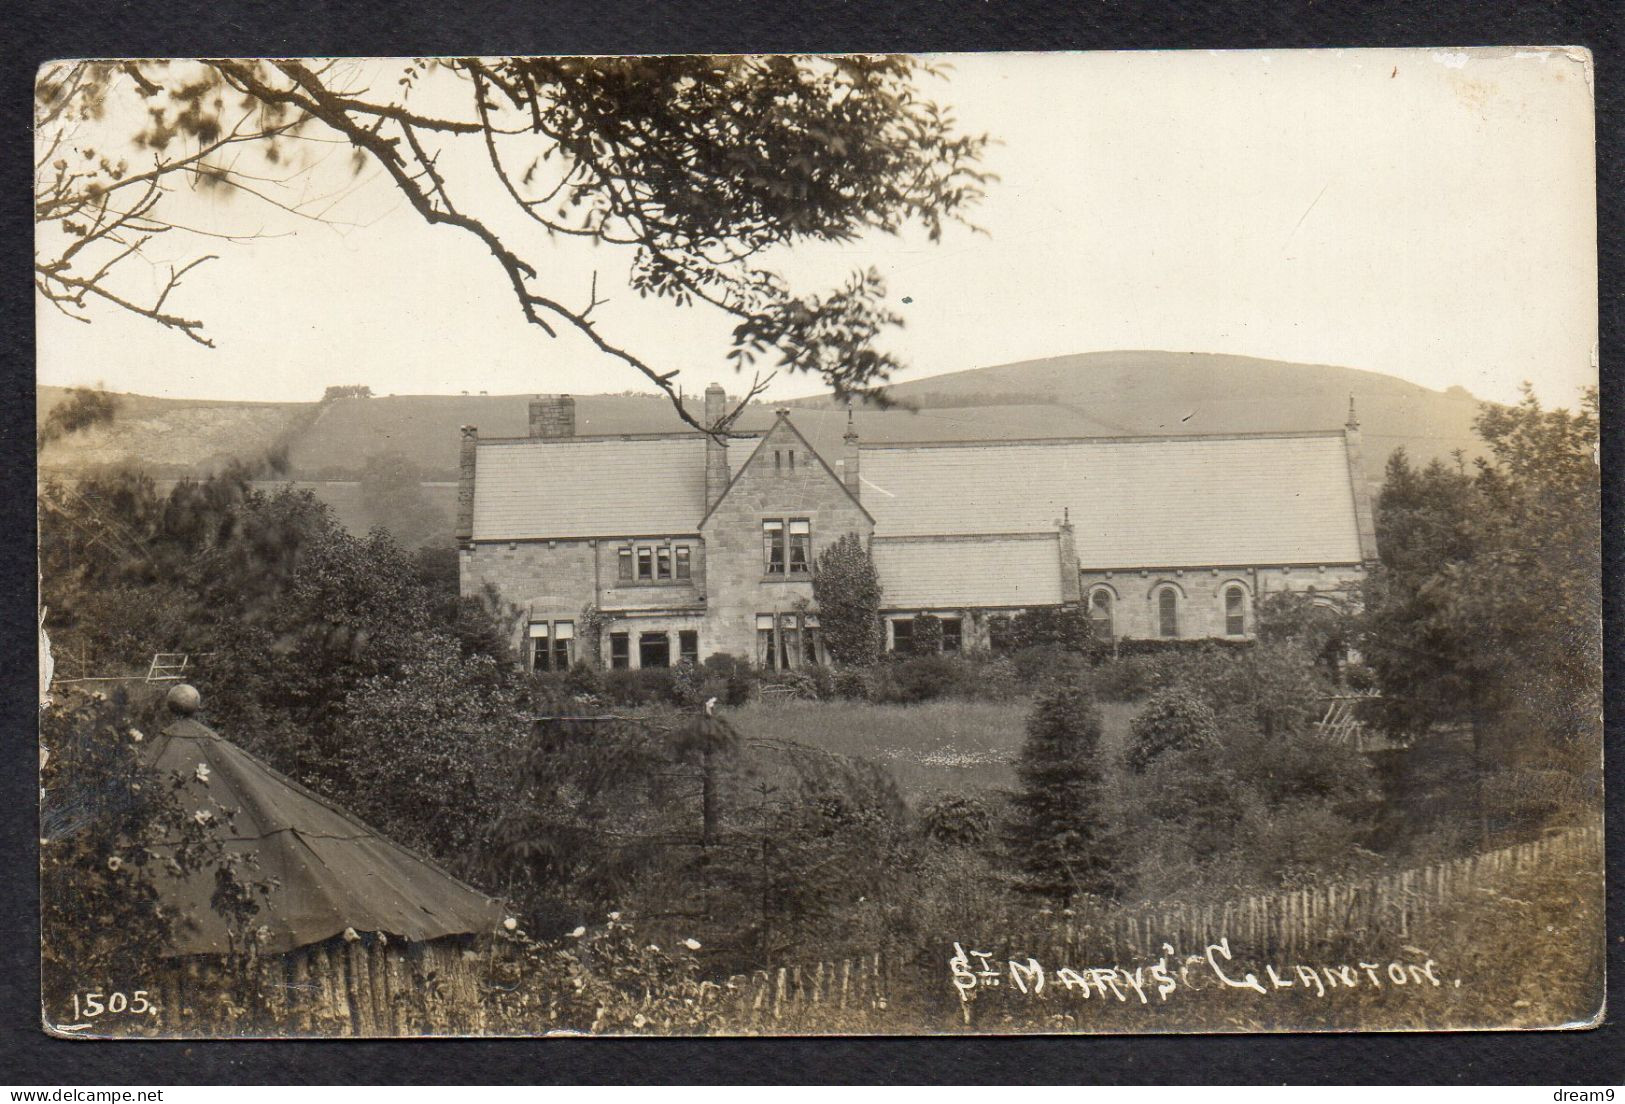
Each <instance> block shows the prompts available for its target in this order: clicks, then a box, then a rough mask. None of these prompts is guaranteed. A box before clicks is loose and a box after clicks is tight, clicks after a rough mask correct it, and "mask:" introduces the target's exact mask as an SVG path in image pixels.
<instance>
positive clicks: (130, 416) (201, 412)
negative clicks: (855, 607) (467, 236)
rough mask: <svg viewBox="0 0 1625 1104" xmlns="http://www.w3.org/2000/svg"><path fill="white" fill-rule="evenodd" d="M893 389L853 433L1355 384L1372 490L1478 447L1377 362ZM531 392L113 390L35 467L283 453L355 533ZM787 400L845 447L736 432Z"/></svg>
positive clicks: (959, 436)
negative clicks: (375, 489)
mask: <svg viewBox="0 0 1625 1104" xmlns="http://www.w3.org/2000/svg"><path fill="white" fill-rule="evenodd" d="M63 394H64V389H62V388H57V387H41V388H40V389H39V399H38V417H39V418H41V419H43V418H44V416H45V413H46V412H47V411H48V410H49V409H50V408H51V407H52V406H53V405H55V403H57V402H59V401H61V399H62V396H63ZM890 394H891V395H892V396H893V397H895V398H896V399H898V400H900V401H901V402H903V403H906V404H910V405H911V406H913V407H914V409H912V410H908V409H893V410H878V409H872V408H868V407H860V408H859V409H857V410H856V411H855V412H854V420H855V423H856V427H857V430H858V434H859V436H860V437H861V438H862V439H863V440H865V441H869V442H877V441H884V442H902V441H941V440H1011V439H1018V438H1029V437H1073V436H1090V437H1094V436H1113V435H1120V434H1186V433H1233V432H1260V431H1278V430H1303V429H1335V428H1337V427H1339V426H1341V425H1342V424H1343V422H1344V420H1345V419H1346V418H1347V415H1348V400H1349V396H1350V395H1351V394H1352V395H1353V396H1354V398H1355V402H1356V405H1357V407H1358V412H1359V417H1360V421H1361V423H1362V426H1363V429H1364V435H1365V440H1366V472H1367V475H1368V476H1369V478H1370V479H1371V482H1372V485H1373V487H1375V486H1377V485H1378V484H1380V482H1381V479H1382V469H1383V465H1384V463H1385V462H1386V460H1387V458H1388V455H1389V453H1391V452H1392V451H1393V450H1394V449H1395V448H1397V447H1399V446H1401V445H1403V446H1405V448H1406V449H1407V450H1408V451H1409V452H1410V453H1411V455H1412V456H1413V457H1414V458H1416V459H1418V460H1422V461H1426V460H1429V459H1433V458H1435V457H1439V458H1448V457H1449V456H1450V454H1451V453H1452V451H1454V450H1456V449H1462V450H1464V451H1466V453H1467V454H1468V455H1469V456H1476V455H1478V454H1479V452H1480V449H1481V446H1480V443H1479V442H1478V440H1477V438H1476V437H1474V435H1473V432H1472V422H1473V417H1474V415H1475V414H1476V413H1477V410H1478V403H1477V401H1476V400H1475V399H1474V398H1473V397H1472V396H1471V395H1470V394H1468V393H1467V392H1466V391H1464V390H1462V389H1460V388H1453V389H1452V390H1451V391H1450V392H1448V393H1446V392H1439V391H1432V390H1429V389H1428V388H1425V387H1419V386H1417V385H1415V384H1412V383H1406V382H1405V381H1403V380H1400V379H1396V378H1394V377H1392V376H1385V375H1381V374H1379V373H1376V372H1363V371H1359V370H1356V369H1352V368H1338V367H1333V366H1329V365H1321V364H1288V363H1284V362H1281V361H1270V360H1257V359H1254V358H1250V357H1238V356H1224V355H1218V354H1204V353H1158V352H1116V353H1083V354H1079V355H1075V356H1066V357H1055V358H1052V359H1049V360H1034V361H1024V362H1022V363H1018V364H1001V365H996V366H994V367H989V368H978V369H974V370H971V371H966V372H954V373H950V374H948V375H942V376H933V377H930V378H927V379H922V380H915V381H913V382H910V383H902V384H898V385H896V386H895V387H893V388H891V389H890ZM532 397H533V396H530V395H403V396H378V397H374V398H366V399H340V400H337V401H334V402H329V403H326V404H318V403H233V402H211V401H207V400H187V399H162V398H153V397H149V396H142V395H121V396H120V397H119V398H120V407H119V415H118V417H117V419H116V420H115V422H114V423H113V424H112V425H110V426H105V427H101V428H98V429H95V430H93V431H91V432H89V433H84V434H76V435H74V436H72V437H70V438H67V439H65V440H63V441H60V442H57V443H54V444H53V445H52V446H51V447H50V448H48V449H47V450H46V451H45V453H44V454H43V455H42V456H41V457H40V465H41V468H42V470H44V471H45V472H47V473H49V472H52V471H69V470H74V469H82V468H84V467H86V466H96V465H102V464H114V463H124V462H132V461H134V462H139V463H142V464H143V465H145V466H146V467H147V468H148V469H149V470H151V471H152V472H153V474H154V475H156V476H160V477H165V478H178V477H181V476H185V475H200V474H205V473H207V472H210V471H215V470H218V469H219V468H220V467H221V466H222V465H224V464H225V463H227V462H229V461H230V460H232V459H256V458H259V457H263V456H265V455H266V454H267V453H268V452H270V451H272V450H274V449H280V450H283V451H285V452H286V455H287V457H288V460H289V464H290V471H289V474H290V477H291V478H295V479H299V480H302V481H309V483H310V486H311V487H312V488H313V489H314V490H316V492H317V493H318V494H319V495H320V496H321V497H322V498H323V499H324V500H327V501H330V502H331V503H332V504H333V505H334V507H335V508H336V509H337V510H338V511H339V512H340V515H341V517H342V518H343V519H344V521H345V522H346V524H348V525H350V526H352V527H353V528H358V529H359V528H364V527H365V524H366V521H365V519H366V517H367V514H366V511H365V509H364V505H365V504H364V503H362V502H361V501H360V499H359V496H358V491H357V488H356V484H355V480H356V479H357V477H358V476H359V475H360V473H361V470H362V468H363V467H364V466H365V465H366V463H367V459H368V458H369V457H371V456H374V455H378V454H382V453H390V452H399V453H403V454H405V455H407V456H409V457H410V458H411V459H412V460H413V461H414V462H415V463H417V464H418V465H419V466H420V467H421V468H422V469H423V471H424V477H425V481H426V484H429V485H430V486H426V491H427V492H428V493H429V495H430V497H431V498H432V499H433V500H434V501H435V502H436V503H437V504H439V505H442V506H444V507H445V508H446V509H447V510H448V511H449V508H450V504H451V502H452V501H453V500H454V491H453V489H451V488H449V487H447V486H446V485H445V484H447V483H449V482H450V481H454V480H455V479H456V477H457V442H458V439H459V432H458V428H459V427H460V426H463V425H477V426H478V427H479V429H480V435H481V436H482V437H517V436H523V435H524V433H525V432H526V426H527V421H528V404H529V401H530V399H531V398H532ZM695 401H696V402H697V401H698V400H697V399H696V400H695ZM781 405H790V406H792V407H794V408H795V409H796V415H795V420H796V425H797V426H798V427H799V428H800V429H801V431H802V432H803V433H804V434H806V436H807V437H808V439H809V440H810V441H811V443H812V445H813V447H814V448H816V449H818V450H819V451H820V452H821V453H823V455H824V456H825V457H826V458H829V459H834V458H835V457H838V456H839V455H840V450H841V448H842V441H841V438H842V436H843V435H844V433H845V432H846V426H847V410H846V408H845V407H844V406H842V405H839V404H837V403H835V402H834V401H833V400H831V399H830V398H829V397H827V396H824V397H819V396H814V397H810V398H805V399H799V400H793V401H791V402H789V403H788V404H786V403H782V402H771V403H761V404H756V405H753V406H752V407H751V408H750V409H749V410H747V411H746V412H745V414H744V415H743V416H742V417H741V418H740V420H739V422H738V423H737V428H738V429H739V430H740V431H741V432H745V433H751V432H760V431H762V430H765V429H766V428H767V427H768V426H769V425H770V424H771V423H772V420H773V411H774V409H776V408H777V407H779V406H781ZM681 426H682V423H681V422H680V421H679V419H678V418H677V416H676V414H675V413H674V412H673V411H672V409H671V407H670V405H669V404H668V403H667V401H666V400H665V399H664V398H663V397H661V396H657V395H582V396H578V397H577V399H576V428H577V432H578V433H584V434H585V433H611V434H613V433H647V432H661V431H670V430H677V429H679V428H681ZM735 447H736V448H744V447H748V446H745V445H743V444H741V445H738V446H735ZM433 484H440V485H439V486H432V485H433ZM448 516H449V514H448Z"/></svg>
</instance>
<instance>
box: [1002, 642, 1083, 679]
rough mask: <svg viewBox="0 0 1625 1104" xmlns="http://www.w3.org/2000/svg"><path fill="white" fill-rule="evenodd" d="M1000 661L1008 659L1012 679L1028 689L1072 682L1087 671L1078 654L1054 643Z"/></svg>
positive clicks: (1011, 654) (1022, 651)
mask: <svg viewBox="0 0 1625 1104" xmlns="http://www.w3.org/2000/svg"><path fill="white" fill-rule="evenodd" d="M1003 658H1006V659H1008V661H1009V663H1010V669H1011V671H1012V672H1013V674H1014V675H1015V678H1016V680H1017V681H1019V682H1020V683H1021V684H1022V685H1024V686H1028V687H1044V686H1049V685H1065V684H1068V683H1072V682H1076V681H1077V680H1078V679H1079V678H1080V677H1082V675H1083V673H1084V671H1085V669H1086V668H1087V664H1086V663H1085V661H1084V659H1083V657H1082V656H1081V655H1079V654H1077V653H1076V652H1069V651H1067V650H1066V649H1065V648H1062V647H1061V646H1059V645H1057V644H1036V645H1033V646H1031V647H1027V648H1021V649H1018V650H1017V651H1014V652H1012V653H1010V654H1009V655H1008V656H1007V657H1003Z"/></svg>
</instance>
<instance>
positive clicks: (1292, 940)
mask: <svg viewBox="0 0 1625 1104" xmlns="http://www.w3.org/2000/svg"><path fill="white" fill-rule="evenodd" d="M1602 846H1603V839H1602V828H1601V827H1600V826H1593V827H1586V828H1574V829H1567V830H1564V831H1561V832H1554V833H1551V834H1548V835H1546V836H1544V837H1542V838H1541V839H1538V840H1535V841H1532V842H1529V843H1524V844H1520V845H1518V846H1515V847H1507V848H1503V849H1500V850H1496V851H1489V852H1484V853H1482V854H1478V855H1473V856H1469V857H1467V858H1461V859H1455V860H1451V861H1448V862H1439V863H1434V864H1432V865H1430V866H1425V867H1421V868H1418V869H1413V870H1407V871H1403V872H1400V873H1395V874H1390V875H1386V876H1383V877H1377V878H1370V879H1365V880H1362V881H1355V882H1348V883H1342V884H1336V885H1326V886H1317V887H1314V888H1310V889H1304V890H1300V891H1296V892H1287V893H1274V894H1258V895H1253V896H1249V897H1243V898H1239V899H1236V900H1232V901H1226V902H1222V903H1216V904H1195V903H1191V904H1187V903H1157V904H1150V905H1143V906H1138V907H1123V906H1107V907H1101V908H1088V907H1082V908H1076V909H1072V910H1069V913H1070V914H1067V913H1063V914H1061V915H1060V916H1058V917H1056V922H1055V923H1053V924H1050V925H1049V926H1047V927H1037V928H1033V929H1032V930H1030V931H1027V932H1019V931H1018V932H1005V933H972V932H967V933H959V934H961V935H963V936H964V937H965V938H966V939H967V940H969V942H966V944H965V946H966V947H967V948H970V947H971V946H972V945H973V944H975V945H976V946H977V949H981V950H986V951H989V952H990V953H993V954H994V955H996V956H1004V955H1009V956H1011V957H1018V958H1023V959H1024V958H1026V957H1027V956H1029V955H1030V956H1034V957H1038V958H1039V959H1040V960H1042V961H1048V962H1052V963H1068V962H1071V963H1077V962H1087V963H1090V964H1100V963H1112V962H1131V961H1133V960H1135V959H1140V958H1155V957H1157V956H1158V955H1159V954H1161V953H1162V952H1161V948H1162V945H1163V944H1164V943H1168V944H1171V945H1173V946H1174V947H1175V948H1176V950H1181V951H1183V950H1185V949H1187V948H1193V949H1196V950H1200V949H1201V948H1202V947H1203V946H1205V945H1207V944H1209V943H1216V942H1217V941H1218V940H1220V939H1228V940H1229V943H1230V946H1231V947H1232V948H1235V949H1237V951H1238V952H1239V951H1241V950H1246V951H1250V952H1255V953H1262V954H1270V955H1286V956H1291V955H1294V954H1303V955H1310V954H1314V953H1316V952H1321V953H1326V952H1329V951H1331V950H1334V949H1337V948H1342V947H1350V948H1358V947H1360V946H1362V945H1363V944H1365V943H1366V942H1367V941H1369V940H1373V939H1378V938H1388V939H1392V938H1395V937H1398V938H1400V939H1404V938H1408V937H1410V936H1411V933H1412V932H1413V931H1414V930H1415V929H1416V927H1417V925H1418V924H1419V922H1421V921H1422V920H1423V918H1424V917H1426V916H1427V915H1428V913H1429V912H1431V911H1433V910H1435V909H1437V908H1439V907H1441V906H1446V905H1449V904H1452V903H1454V902H1459V901H1463V900H1466V899H1468V898H1470V897H1471V896H1472V895H1474V894H1476V893H1480V892H1488V891H1493V890H1495V889H1497V888H1504V887H1505V886H1507V885H1508V884H1509V882H1510V881H1511V880H1512V879H1515V878H1517V877H1518V876H1520V875H1524V874H1528V873H1531V872H1534V871H1538V870H1542V869H1558V868H1560V867H1568V868H1571V869H1572V868H1576V867H1578V866H1580V865H1581V864H1584V863H1587V862H1595V863H1597V864H1598V867H1599V869H1600V863H1601V857H1602ZM978 934H981V935H983V936H988V937H989V938H987V939H986V940H985V941H984V942H983V943H981V944H977V943H976V937H977V936H978ZM950 937H951V936H950ZM488 950H489V948H488V945H486V946H485V947H482V946H481V945H480V944H479V943H477V942H476V941H474V940H472V939H443V940H437V941H435V942H432V943H404V942H401V941H398V940H397V941H386V940H383V939H380V938H378V937H376V936H374V935H363V936H361V937H360V938H358V939H353V940H349V941H346V940H344V939H338V938H335V939H333V940H329V941H327V942H326V943H321V944H316V945H313V946H309V947H303V948H300V949H298V950H296V951H293V952H291V953H289V954H285V955H280V956H267V957H265V958H261V959H258V960H252V961H250V962H248V963H247V964H246V965H243V966H240V967H239V968H238V973H237V975H236V976H234V977H227V976H224V975H223V973H222V971H224V970H226V969H227V967H226V966H224V965H223V964H222V963H221V962H220V961H219V960H206V959H181V960H171V961H170V962H168V963H166V964H165V965H164V966H162V967H160V969H159V971H158V973H159V977H158V979H157V982H156V985H157V994H156V995H157V997H158V1005H159V1007H160V1009H162V1010H165V1011H166V1012H167V1013H169V1014H167V1015H165V1017H164V1022H165V1028H164V1029H163V1030H162V1032H161V1033H163V1034H175V1035H184V1036H199V1035H210V1036H220V1035H233V1034H255V1035H258V1034H263V1033H264V1031H265V1026H264V1025H265V1024H266V1023H267V1022H269V1023H271V1024H274V1025H275V1030H276V1033H278V1034H286V1035H295V1036H299V1035H317V1036H361V1037H365V1036H390V1035H408V1036H410V1035H428V1034H435V1035H444V1034H455V1035H481V1034H487V1033H491V1032H493V1031H497V1032H500V1031H502V1030H504V1029H503V1028H502V1027H500V1026H498V1025H497V1024H496V1023H495V1022H494V1019H493V1017H492V1015H491V1012H490V1004H489V1002H490V999H491V996H492V993H491V991H490V972H489V963H488V961H487V958H488ZM942 951H943V953H942V954H941V955H940V956H939V957H938V958H932V957H930V956H929V955H921V954H919V953H918V952H917V951H916V952H915V953H913V954H911V955H909V956H904V955H901V954H891V953H884V952H876V953H873V954H868V955H864V956H860V957H853V958H847V959H840V960H834V961H824V962H818V963H813V964H810V965H807V964H803V965H793V966H790V965H787V966H776V967H772V968H769V969H765V970H756V971H754V972H752V973H750V974H741V975H737V976H735V977H731V978H729V979H727V980H726V981H725V982H720V983H711V984H707V985H705V986H704V987H703V989H702V990H701V991H700V994H699V997H698V998H697V999H698V1001H699V1003H700V1004H702V1005H704V1006H709V1007H710V1008H711V1009H712V1010H713V1015H712V1016H710V1017H709V1019H710V1022H711V1023H712V1025H713V1026H712V1030H717V1031H721V1032H724V1033H745V1034H749V1033H766V1032H773V1033H789V1034H793V1033H798V1032H832V1031H837V1032H840V1031H845V1032H861V1031H886V1030H893V1031H895V1030H900V1029H908V1028H910V1027H913V1026H917V1025H918V1023H919V1022H920V1021H921V1017H922V1015H929V1007H931V1006H936V1005H937V1003H938V998H943V997H947V996H949V993H948V980H947V979H948V973H947V962H948V955H949V954H950V953H951V948H949V946H948V945H947V944H945V945H944V947H943V948H942ZM926 975H929V976H926ZM245 993H251V994H252V995H253V998H254V1002H255V1003H257V1004H258V1005H259V1006H260V1008H261V1009H262V1010H263V1011H262V1012H261V1013H260V1014H258V1015H255V1016H253V1017H252V1020H253V1022H250V1018H249V1016H248V1013H247V1012H246V1010H245V1009H244V1008H240V1007H237V1006H236V1005H234V1004H233V1003H232V1002H233V1001H234V1000H236V999H238V997H240V996H241V995H243V994H245ZM227 994H235V996H227ZM548 1000H549V996H548V995H547V994H542V995H541V1003H540V1014H539V1016H538V1020H537V1022H536V1023H534V1024H529V1025H526V1026H527V1027H528V1028H529V1030H530V1031H533V1032H541V1031H546V1030H548V1029H549V1028H550V1027H551V1026H552V1017H551V1016H550V1015H549V1014H548V1012H547V1008H548ZM900 1004H906V1005H908V1006H909V1007H908V1008H902V1007H900ZM915 1006H919V1007H915ZM902 1021H906V1022H902Z"/></svg>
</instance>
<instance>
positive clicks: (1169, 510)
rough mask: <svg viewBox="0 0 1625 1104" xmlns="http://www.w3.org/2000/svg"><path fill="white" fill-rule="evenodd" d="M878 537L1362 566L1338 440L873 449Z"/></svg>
mask: <svg viewBox="0 0 1625 1104" xmlns="http://www.w3.org/2000/svg"><path fill="white" fill-rule="evenodd" d="M861 470H862V475H863V486H862V496H863V501H864V503H865V504H866V505H867V506H868V507H869V511H870V513H871V514H873V515H874V518H875V536H876V538H877V539H881V538H887V537H900V536H938V535H949V534H967V535H968V534H980V535H1008V534H1015V533H1033V532H1043V531H1053V530H1055V528H1056V526H1057V523H1058V522H1059V521H1060V520H1061V518H1062V516H1063V514H1068V513H1069V514H1070V517H1071V520H1072V522H1073V525H1074V527H1075V531H1076V539H1077V548H1078V563H1079V565H1080V566H1081V567H1083V568H1085V569H1088V568H1101V569H1106V568H1128V567H1195V566H1208V565H1225V564H1296V563H1359V562H1360V561H1361V559H1362V557H1361V554H1360V539H1359V531H1358V528H1357V524H1356V520H1355V505H1354V489H1353V484H1352V482H1351V480H1350V477H1349V466H1348V456H1347V452H1346V446H1345V443H1344V437H1343V434H1342V433H1339V432H1330V433H1300V434H1243V435H1233V436H1207V437H1118V438H1079V439H1073V440H1051V441H1029V442H1012V443H992V444H987V443H982V444H978V443H952V444H942V445H899V446H882V447H867V448H864V449H863V450H862V469H861Z"/></svg>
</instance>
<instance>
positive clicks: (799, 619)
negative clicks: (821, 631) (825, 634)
mask: <svg viewBox="0 0 1625 1104" xmlns="http://www.w3.org/2000/svg"><path fill="white" fill-rule="evenodd" d="M819 643H820V641H819V635H818V617H817V616H816V615H815V614H811V613H758V614H757V615H756V665H757V666H758V667H761V668H764V669H766V670H770V671H788V670H790V669H792V668H795V667H811V666H814V665H816V664H817V663H818V662H819V658H818V657H819Z"/></svg>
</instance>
